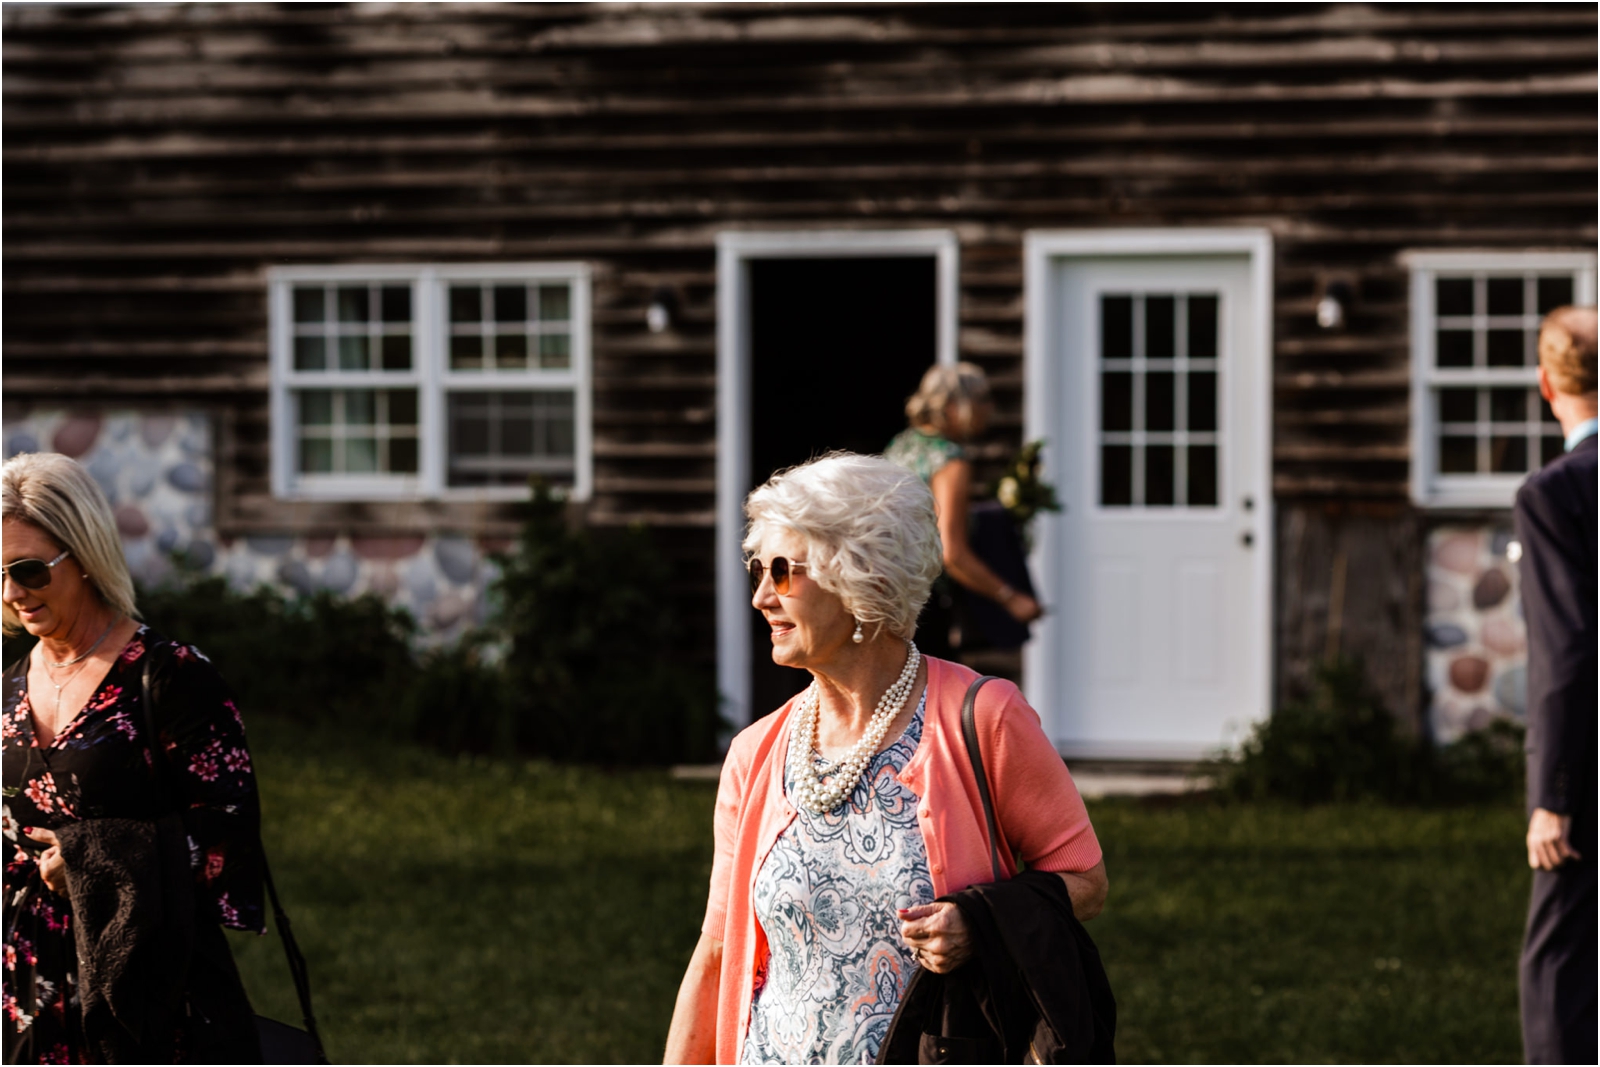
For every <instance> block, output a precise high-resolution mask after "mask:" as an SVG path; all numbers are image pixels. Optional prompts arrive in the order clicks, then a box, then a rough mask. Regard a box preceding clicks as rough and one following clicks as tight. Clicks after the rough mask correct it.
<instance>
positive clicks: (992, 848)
mask: <svg viewBox="0 0 1600 1067" xmlns="http://www.w3.org/2000/svg"><path fill="white" fill-rule="evenodd" d="M994 680H995V679H994V675H992V674H985V675H982V676H980V677H978V678H976V679H974V680H973V682H972V684H971V685H969V686H967V696H966V699H964V700H963V701H962V702H961V733H962V736H964V737H965V738H966V741H967V758H968V759H969V760H971V761H972V776H973V777H974V778H976V779H977V780H978V799H979V800H981V801H983V821H984V822H985V823H987V824H988V826H989V868H990V869H991V870H992V871H993V872H994V880H995V881H997V882H1000V881H1004V880H1005V871H1004V870H1003V869H1002V868H1001V866H1000V829H999V826H998V825H997V824H996V823H995V818H994V799H993V798H992V797H991V796H990V794H989V776H988V775H987V774H985V773H984V770H983V749H982V747H981V746H980V745H979V744H978V690H980V689H982V688H983V686H984V683H985V682H992V681H994Z"/></svg>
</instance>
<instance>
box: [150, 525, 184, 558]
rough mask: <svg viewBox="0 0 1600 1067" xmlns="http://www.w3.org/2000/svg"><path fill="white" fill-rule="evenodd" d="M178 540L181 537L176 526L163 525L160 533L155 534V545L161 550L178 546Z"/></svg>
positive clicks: (169, 549)
mask: <svg viewBox="0 0 1600 1067" xmlns="http://www.w3.org/2000/svg"><path fill="white" fill-rule="evenodd" d="M180 540H182V537H181V536H180V535H179V533H178V530H177V528H176V527H173V526H165V527H163V528H162V530H161V532H160V533H158V534H156V547H157V548H158V549H160V550H161V551H162V552H171V551H172V550H173V549H175V548H177V547H178V542H179V541H180Z"/></svg>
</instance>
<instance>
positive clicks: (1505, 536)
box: [1489, 526, 1517, 558]
mask: <svg viewBox="0 0 1600 1067" xmlns="http://www.w3.org/2000/svg"><path fill="white" fill-rule="evenodd" d="M1516 536H1517V535H1516V534H1515V533H1514V532H1513V531H1512V529H1511V527H1509V526H1496V527H1495V528H1494V530H1493V531H1492V532H1491V533H1490V534H1489V554H1490V555H1491V556H1494V557H1496V558H1499V557H1501V556H1504V555H1505V554H1506V549H1507V548H1508V547H1509V546H1510V544H1511V542H1512V541H1513V540H1514V539H1515V538H1516Z"/></svg>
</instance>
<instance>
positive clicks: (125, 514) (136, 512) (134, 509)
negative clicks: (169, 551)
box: [112, 504, 150, 537]
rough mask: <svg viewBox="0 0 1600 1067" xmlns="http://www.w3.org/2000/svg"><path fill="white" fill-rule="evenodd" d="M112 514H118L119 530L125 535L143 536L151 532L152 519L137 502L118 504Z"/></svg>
mask: <svg viewBox="0 0 1600 1067" xmlns="http://www.w3.org/2000/svg"><path fill="white" fill-rule="evenodd" d="M112 514H113V515H114V516H116V520H117V532H118V533H119V534H121V535H122V536H123V537H143V536H144V535H145V534H147V533H149V532H150V520H149V519H147V518H145V515H144V512H143V511H141V510H140V509H139V505H137V504H118V505H117V506H116V508H115V509H113V511H112Z"/></svg>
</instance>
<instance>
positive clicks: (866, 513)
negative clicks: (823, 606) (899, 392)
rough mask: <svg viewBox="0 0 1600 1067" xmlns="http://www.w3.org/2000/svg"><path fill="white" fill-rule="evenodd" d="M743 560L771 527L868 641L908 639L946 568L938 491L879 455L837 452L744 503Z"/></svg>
mask: <svg viewBox="0 0 1600 1067" xmlns="http://www.w3.org/2000/svg"><path fill="white" fill-rule="evenodd" d="M744 513H745V516H746V518H748V519H749V525H748V526H747V527H746V530H745V537H744V551H745V554H746V556H753V555H756V554H757V553H758V552H760V551H761V543H762V541H763V539H765V538H766V536H767V534H768V533H770V532H771V531H773V530H789V531H791V532H792V533H794V534H796V535H798V536H799V537H800V538H801V539H803V540H804V541H805V543H806V564H807V569H806V574H807V576H808V577H810V578H811V579H812V580H813V581H815V582H816V583H817V584H818V585H820V586H821V587H822V588H823V589H825V590H827V591H828V592H830V593H833V594H834V595H835V596H837V597H838V598H839V599H840V600H842V601H843V602H844V607H845V610H846V611H848V612H850V614H851V615H854V616H855V617H856V620H857V621H859V622H860V623H861V625H862V627H863V628H865V629H866V630H867V631H868V632H869V634H870V635H871V636H876V635H877V633H878V631H880V630H885V629H886V630H888V631H889V632H890V633H891V634H894V635H895V636H896V637H902V638H910V637H911V635H912V634H913V633H915V632H916V628H917V616H918V615H920V614H921V613H922V605H923V604H924V603H926V602H927V599H928V591H929V590H930V589H931V588H932V587H933V580H934V579H935V578H937V577H938V576H939V572H940V571H941V570H942V569H943V567H944V561H943V560H944V557H943V554H942V552H941V548H940V545H939V526H938V522H937V521H936V519H935V517H934V510H933V494H932V493H931V492H929V491H928V487H927V485H926V484H924V483H923V481H922V479H920V478H918V477H917V476H916V475H914V474H912V473H911V472H910V471H908V470H906V469H905V468H904V467H901V466H899V465H898V464H894V463H890V462H889V461H888V460H886V459H883V458H881V457H879V456H862V455H857V454H855V453H853V452H832V453H829V454H828V455H826V456H823V457H822V458H821V459H814V460H812V461H811V462H810V463H803V464H801V465H800V466H798V467H790V468H789V469H787V470H782V471H779V472H778V473H777V474H774V475H773V476H772V477H771V478H770V479H768V481H767V484H765V485H763V486H761V487H760V488H759V489H757V490H755V491H754V492H752V493H751V494H750V495H749V496H748V497H746V498H745V502H744Z"/></svg>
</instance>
